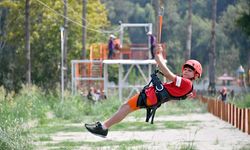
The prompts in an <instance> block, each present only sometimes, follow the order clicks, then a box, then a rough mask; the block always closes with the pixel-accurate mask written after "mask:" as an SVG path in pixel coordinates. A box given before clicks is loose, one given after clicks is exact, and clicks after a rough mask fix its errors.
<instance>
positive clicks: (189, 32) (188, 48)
mask: <svg viewBox="0 0 250 150" xmlns="http://www.w3.org/2000/svg"><path fill="white" fill-rule="evenodd" d="M188 4H189V7H188V25H187V43H186V56H185V59H186V60H188V59H190V57H191V42H192V0H188Z"/></svg>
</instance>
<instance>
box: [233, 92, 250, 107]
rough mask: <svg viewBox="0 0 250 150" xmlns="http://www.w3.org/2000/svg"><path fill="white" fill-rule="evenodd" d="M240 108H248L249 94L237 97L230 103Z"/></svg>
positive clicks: (249, 102) (249, 104)
mask: <svg viewBox="0 0 250 150" xmlns="http://www.w3.org/2000/svg"><path fill="white" fill-rule="evenodd" d="M230 102H231V103H233V104H235V105H236V106H237V107H240V108H250V94H246V95H243V96H239V97H237V98H235V100H234V101H230Z"/></svg>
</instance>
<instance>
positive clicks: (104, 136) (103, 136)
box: [84, 125, 107, 138]
mask: <svg viewBox="0 0 250 150" xmlns="http://www.w3.org/2000/svg"><path fill="white" fill-rule="evenodd" d="M84 126H85V128H86V129H87V130H88V131H89V132H90V133H91V134H94V135H96V136H99V137H102V138H106V137H107V136H106V135H101V134H97V133H93V132H91V130H89V129H88V128H87V127H86V125H84Z"/></svg>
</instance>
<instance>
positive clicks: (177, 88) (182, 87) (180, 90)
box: [145, 76, 193, 105]
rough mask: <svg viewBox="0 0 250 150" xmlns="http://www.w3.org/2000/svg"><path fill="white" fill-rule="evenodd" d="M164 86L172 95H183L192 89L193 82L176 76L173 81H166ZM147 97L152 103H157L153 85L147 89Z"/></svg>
mask: <svg viewBox="0 0 250 150" xmlns="http://www.w3.org/2000/svg"><path fill="white" fill-rule="evenodd" d="M163 86H164V87H165V89H166V90H167V91H168V93H169V94H170V95H171V96H174V97H182V96H184V95H186V94H187V93H188V92H190V90H191V89H192V86H193V83H192V81H191V80H189V79H186V78H182V77H180V76H176V77H175V80H174V81H173V82H168V83H164V84H163ZM145 93H146V95H147V98H148V99H149V100H150V101H151V104H153V105H154V104H156V103H157V96H156V93H155V89H154V87H153V86H150V87H149V88H147V89H146V91H145Z"/></svg>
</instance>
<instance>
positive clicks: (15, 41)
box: [0, 0, 108, 90]
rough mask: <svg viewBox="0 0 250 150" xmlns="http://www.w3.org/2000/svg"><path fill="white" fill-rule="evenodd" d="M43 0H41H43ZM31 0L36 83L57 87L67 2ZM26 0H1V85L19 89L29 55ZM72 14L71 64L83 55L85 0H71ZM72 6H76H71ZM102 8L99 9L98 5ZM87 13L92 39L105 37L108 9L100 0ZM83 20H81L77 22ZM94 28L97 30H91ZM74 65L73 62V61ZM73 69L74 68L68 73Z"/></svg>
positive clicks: (70, 23)
mask: <svg viewBox="0 0 250 150" xmlns="http://www.w3.org/2000/svg"><path fill="white" fill-rule="evenodd" d="M39 1H40V0H39ZM39 1H37V0H32V1H30V48H31V49H32V51H31V53H30V57H31V59H30V61H31V64H32V69H31V76H32V83H34V84H37V85H39V86H41V87H43V88H44V89H53V88H55V87H56V86H57V84H56V83H59V81H60V80H59V79H60V78H59V75H60V70H59V68H58V65H59V63H60V30H59V29H60V26H62V25H63V20H64V18H63V17H62V16H63V6H64V3H63V1H61V0H55V1H50V0H42V1H40V2H39ZM25 3H26V0H20V1H7V0H6V1H1V2H0V5H1V7H0V13H2V14H3V15H1V16H0V19H1V22H0V24H1V26H0V27H1V28H0V29H1V31H2V32H1V33H0V35H1V37H0V43H1V46H2V47H1V48H0V54H1V55H0V59H1V61H0V68H1V69H0V77H1V78H0V85H4V86H5V87H6V88H7V89H9V90H18V89H19V88H20V87H21V84H22V83H25V81H26V70H27V69H26V68H25V66H26V60H25V59H26V56H25V53H24V52H25V49H26V48H25V31H24V30H23V29H24V27H25V24H24V21H25ZM68 8H69V12H68V18H69V19H70V20H72V21H74V22H75V23H74V22H70V21H69V24H68V30H69V31H68V33H69V34H68V47H69V49H70V51H69V52H68V57H67V60H68V65H69V63H70V60H71V59H72V58H73V59H80V58H81V52H82V48H81V47H82V46H81V41H82V40H81V36H82V32H81V27H82V26H81V23H80V22H81V17H79V16H81V9H82V7H81V2H79V1H69V3H68ZM70 8H72V9H70ZM96 8H98V9H96ZM87 9H88V10H90V12H89V13H88V14H87V16H86V17H87V20H88V25H89V26H88V30H87V34H88V35H90V36H89V38H88V41H87V43H89V42H90V41H91V42H92V41H104V40H106V39H105V37H106V36H105V34H102V33H99V32H98V33H97V31H98V30H100V29H104V28H105V27H107V24H108V20H107V13H106V10H105V7H104V5H102V4H101V3H100V1H99V0H91V2H89V3H88V6H87ZM77 23H79V24H77ZM91 29H93V30H91ZM69 66H70V65H69ZM69 72H70V69H69V71H68V73H69Z"/></svg>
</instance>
